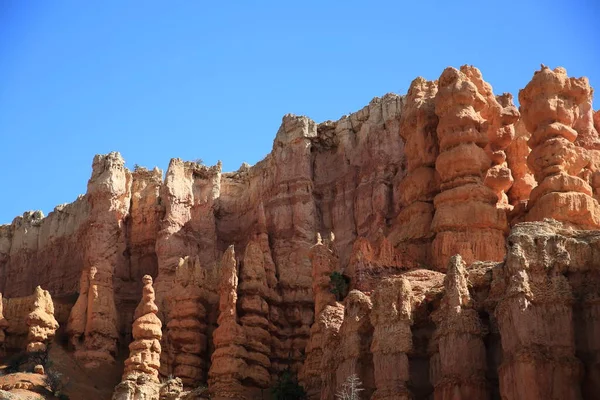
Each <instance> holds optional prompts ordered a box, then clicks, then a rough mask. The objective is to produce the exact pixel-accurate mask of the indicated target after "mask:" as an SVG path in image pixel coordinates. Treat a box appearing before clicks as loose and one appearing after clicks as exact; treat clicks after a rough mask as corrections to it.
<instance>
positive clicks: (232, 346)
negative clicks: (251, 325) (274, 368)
mask: <svg viewBox="0 0 600 400" xmlns="http://www.w3.org/2000/svg"><path fill="white" fill-rule="evenodd" d="M219 298H220V300H219V319H218V321H217V323H218V325H219V326H218V327H217V329H215V331H214V332H213V341H214V344H215V351H214V353H213V354H212V357H211V366H210V370H209V371H208V383H209V386H210V391H211V393H212V396H213V398H214V399H244V398H245V393H244V392H245V391H244V388H243V386H242V380H243V379H244V378H245V376H244V375H243V372H244V371H245V369H246V367H247V364H246V362H245V360H244V355H245V354H246V350H245V349H244V347H243V344H244V343H245V342H246V339H245V335H244V330H243V329H242V327H241V325H240V324H239V323H238V318H237V302H238V265H237V261H236V259H235V251H234V248H233V246H230V247H229V248H228V249H227V251H226V252H225V254H224V255H223V258H222V259H221V282H220V284H219Z"/></svg>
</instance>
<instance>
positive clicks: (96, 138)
mask: <svg viewBox="0 0 600 400" xmlns="http://www.w3.org/2000/svg"><path fill="white" fill-rule="evenodd" d="M595 3H597V1H595V0H587V1H585V0H571V1H564V0H562V1H555V0H545V1H534V0H520V1H487V0H480V1H441V0H440V1H431V0H429V1H400V0H396V1H368V2H367V1H362V2H357V1H323V0H321V1H307V0H304V1H299V2H289V1H282V0H279V1H212V2H208V1H200V0H188V1H134V0H127V1H122V0H119V1H80V0H77V1H46V0H43V1H42V0H39V1H21V0H12V1H11V0H0V139H1V140H0V178H1V188H2V189H1V191H0V193H1V194H2V195H1V196H0V223H8V222H10V221H12V219H13V218H14V217H15V216H16V215H20V214H21V213H23V212H24V211H26V210H30V209H41V210H42V211H44V213H45V214H48V212H49V211H51V210H52V209H53V208H54V206H55V205H57V204H60V203H64V202H71V201H73V200H74V199H75V198H76V197H77V195H78V194H80V193H84V192H85V190H86V184H87V180H88V178H89V176H90V172H91V163H92V158H93V156H94V154H97V153H107V152H110V151H112V150H117V151H120V152H121V154H122V155H123V157H124V158H125V159H126V161H127V165H128V166H130V167H131V166H133V164H135V163H137V164H140V165H145V166H148V167H153V166H155V165H158V166H159V167H161V168H163V169H166V167H167V165H168V162H169V159H170V158H172V157H180V158H183V159H188V160H191V159H196V158H202V159H203V160H204V161H205V163H207V164H214V163H216V161H217V160H219V159H220V160H222V161H223V165H224V169H225V170H235V169H237V168H238V167H239V165H240V164H241V163H242V162H244V161H246V162H249V163H251V164H253V163H255V162H257V161H258V160H260V159H262V158H263V157H264V156H265V155H266V154H267V153H268V152H269V151H270V149H271V145H272V141H273V138H274V136H275V133H276V131H277V128H278V127H279V124H280V122H281V117H282V116H283V115H284V114H286V113H294V114H303V115H308V116H309V117H311V118H313V119H314V120H316V121H319V122H320V121H323V120H327V119H338V118H339V117H340V116H341V115H343V114H346V113H348V112H351V111H356V110H358V109H360V108H361V107H362V106H364V105H366V104H367V103H368V102H369V101H370V100H371V98H373V97H375V96H381V95H383V94H385V93H387V92H396V93H401V94H404V93H405V92H406V90H407V87H408V85H409V84H410V82H411V81H412V79H414V78H415V77H417V76H419V75H421V76H424V77H425V78H427V79H436V78H437V77H438V76H439V75H440V74H441V72H442V70H443V69H444V68H445V67H447V66H455V67H458V66H460V65H462V64H473V65H475V66H477V67H478V68H479V69H481V71H482V72H483V76H484V78H485V79H486V80H487V81H488V82H490V83H491V84H492V86H493V87H494V91H495V92H496V93H501V92H504V91H509V92H512V93H513V94H514V95H515V96H516V94H517V92H518V90H519V89H520V88H522V87H523V86H524V85H525V84H526V83H527V82H528V81H529V80H530V79H531V76H532V74H533V72H534V70H536V69H538V68H539V66H540V63H544V64H546V65H549V66H551V67H556V66H559V65H561V66H564V67H566V68H567V70H568V72H569V74H570V75H573V76H582V75H585V76H588V77H589V78H590V81H591V83H592V85H594V86H596V87H598V90H599V91H600V22H599V21H600V5H598V4H595ZM598 105H599V102H598V100H596V101H595V107H596V108H598Z"/></svg>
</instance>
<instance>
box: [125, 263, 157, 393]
mask: <svg viewBox="0 0 600 400" xmlns="http://www.w3.org/2000/svg"><path fill="white" fill-rule="evenodd" d="M143 282H144V288H143V292H142V301H141V302H140V304H139V305H138V306H137V308H136V310H135V314H134V318H135V321H134V322H133V342H131V344H129V358H128V359H127V360H125V371H124V372H123V380H136V379H137V377H138V376H139V375H142V374H145V375H148V377H149V378H150V379H151V380H153V381H155V382H158V369H159V367H160V353H161V347H160V339H161V338H162V330H161V328H162V323H161V322H160V319H158V317H157V316H156V314H157V313H158V307H157V306H156V304H155V303H154V299H155V295H154V288H153V287H152V277H151V276H150V275H145V276H144V278H143Z"/></svg>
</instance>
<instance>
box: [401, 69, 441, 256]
mask: <svg viewBox="0 0 600 400" xmlns="http://www.w3.org/2000/svg"><path fill="white" fill-rule="evenodd" d="M437 90H438V88H437V82H431V81H426V80H425V79H423V78H417V79H415V80H414V81H413V82H412V83H411V85H410V88H409V89H408V94H407V95H406V98H405V100H404V104H405V105H404V108H403V110H402V116H401V118H400V135H401V136H402V138H403V140H404V142H405V152H406V169H407V175H406V176H405V177H404V179H403V180H402V182H401V183H400V185H399V186H398V188H397V193H398V195H397V196H398V202H399V206H400V207H402V209H401V211H400V212H399V213H398V216H397V217H396V218H397V220H396V224H395V225H396V229H395V231H394V232H393V237H394V241H397V242H398V247H399V248H400V249H401V250H402V251H403V252H404V253H405V254H406V255H405V256H404V257H403V258H405V259H406V260H405V262H408V263H412V264H414V266H421V265H430V264H431V260H430V258H431V257H430V255H431V241H432V240H433V236H434V235H433V232H432V231H431V221H432V219H433V213H434V208H433V198H434V196H435V195H436V194H437V193H438V192H439V175H438V173H437V172H436V170H435V162H436V159H437V157H438V153H439V150H438V138H437V134H436V127H437V124H438V117H437V115H436V114H435V103H434V100H435V95H436V93H437Z"/></svg>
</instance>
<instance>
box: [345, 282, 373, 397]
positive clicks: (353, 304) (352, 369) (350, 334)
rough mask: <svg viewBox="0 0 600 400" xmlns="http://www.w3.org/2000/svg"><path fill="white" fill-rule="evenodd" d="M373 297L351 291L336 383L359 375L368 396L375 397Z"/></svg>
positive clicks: (346, 303)
mask: <svg viewBox="0 0 600 400" xmlns="http://www.w3.org/2000/svg"><path fill="white" fill-rule="evenodd" d="M372 308H373V304H372V303H371V298H370V297H369V296H367V295H366V294H364V293H363V292H360V291H358V290H353V291H351V292H350V293H348V296H347V297H346V299H345V300H344V322H343V323H342V326H341V327H340V330H339V336H340V340H339V344H338V346H339V349H340V351H339V353H338V354H337V357H336V359H337V360H336V361H337V362H336V363H337V370H336V382H337V384H338V390H339V385H340V384H342V383H344V382H346V380H347V379H348V377H350V376H352V375H356V377H358V379H359V380H360V382H361V384H362V385H361V387H362V389H363V391H362V392H361V394H362V395H363V396H365V398H371V394H372V393H373V391H374V390H375V380H374V379H375V378H374V367H373V355H372V354H371V341H372V338H373V325H371V319H370V317H371V310H372Z"/></svg>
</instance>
